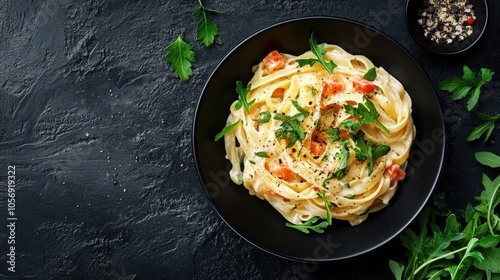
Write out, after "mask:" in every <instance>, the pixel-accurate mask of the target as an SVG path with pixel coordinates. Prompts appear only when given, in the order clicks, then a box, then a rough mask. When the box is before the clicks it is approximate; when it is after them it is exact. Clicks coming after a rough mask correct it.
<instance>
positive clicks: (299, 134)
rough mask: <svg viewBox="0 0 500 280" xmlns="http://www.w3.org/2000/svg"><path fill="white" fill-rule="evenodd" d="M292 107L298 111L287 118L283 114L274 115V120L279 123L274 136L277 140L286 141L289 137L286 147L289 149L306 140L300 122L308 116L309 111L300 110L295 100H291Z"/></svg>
mask: <svg viewBox="0 0 500 280" xmlns="http://www.w3.org/2000/svg"><path fill="white" fill-rule="evenodd" d="M292 104H293V106H294V107H295V108H296V109H297V111H299V113H297V114H295V115H293V116H288V115H283V114H275V115H274V119H275V120H279V121H281V122H282V123H281V127H280V128H279V129H278V130H276V132H275V136H276V138H278V139H287V138H288V137H290V142H289V143H288V145H287V146H286V147H287V148H290V147H291V146H293V145H295V143H296V142H297V141H298V140H299V139H300V140H304V139H305V138H306V134H305V132H304V129H303V128H302V126H301V125H300V122H301V121H303V120H304V118H305V117H306V116H308V115H309V111H307V110H306V109H304V108H302V107H301V106H300V105H299V103H298V102H297V101H295V100H292Z"/></svg>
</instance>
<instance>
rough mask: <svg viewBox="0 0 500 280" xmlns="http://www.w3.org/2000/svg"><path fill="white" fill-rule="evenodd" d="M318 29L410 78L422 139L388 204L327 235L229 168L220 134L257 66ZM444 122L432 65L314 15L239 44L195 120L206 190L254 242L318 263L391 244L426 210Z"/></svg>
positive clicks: (369, 33) (376, 36)
mask: <svg viewBox="0 0 500 280" xmlns="http://www.w3.org/2000/svg"><path fill="white" fill-rule="evenodd" d="M313 31H314V34H315V37H316V38H317V40H318V43H322V42H325V43H332V44H337V45H339V46H342V47H344V49H346V50H347V51H349V52H351V53H356V54H364V55H366V56H367V57H368V58H370V59H371V60H372V61H373V62H374V64H375V65H377V66H382V67H384V68H385V69H387V70H388V71H389V72H390V73H391V74H392V75H394V76H395V77H396V78H397V79H399V81H401V82H402V83H403V85H404V86H405V87H406V90H407V91H408V92H409V94H410V96H411V98H412V99H413V118H414V123H415V126H416V128H417V138H416V140H415V142H414V145H413V147H412V151H411V153H410V158H409V165H408V168H407V179H405V180H404V181H403V182H402V183H401V185H400V188H399V190H398V191H397V193H396V195H395V196H394V197H393V198H392V200H391V203H390V205H389V206H387V207H386V208H385V209H383V210H381V211H379V212H376V213H373V214H370V216H369V217H368V219H367V220H366V221H365V222H364V223H362V224H361V225H358V226H351V225H349V224H348V223H347V222H343V221H334V223H333V225H332V226H331V227H329V228H328V229H327V230H326V231H325V233H323V234H316V233H311V234H304V233H302V232H299V231H298V230H295V229H291V228H288V227H286V226H285V223H286V220H285V219H284V218H283V217H282V216H281V215H280V214H279V213H278V212H277V211H276V210H275V209H274V208H273V207H272V206H271V205H269V204H268V203H267V202H266V201H262V200H260V199H259V198H257V197H255V196H251V195H250V194H249V193H248V191H247V190H246V189H245V188H244V187H243V186H238V185H235V184H234V183H233V182H232V181H231V180H230V179H229V174H228V171H229V169H230V167H231V165H230V163H229V161H228V160H226V159H225V151H224V143H223V141H222V140H219V141H218V142H215V141H214V136H215V135H216V134H217V133H218V132H220V131H221V129H222V128H223V127H224V126H225V125H226V119H227V117H228V115H229V107H230V105H231V103H232V102H233V101H234V100H236V99H237V98H238V96H237V93H236V92H235V83H236V81H237V80H242V81H243V83H244V84H246V83H247V82H248V81H249V80H250V78H251V77H252V71H251V69H252V66H253V65H256V64H257V63H259V62H260V61H261V60H262V58H264V56H265V55H266V54H268V53H269V52H271V51H272V50H275V49H276V50H279V51H280V52H285V53H290V54H296V55H298V54H302V53H304V52H305V51H307V50H309V49H310V47H309V41H308V40H309V37H310V35H311V32H313ZM444 142H445V136H444V122H443V115H442V112H441V110H440V106H439V104H438V100H437V98H436V95H435V91H434V88H433V86H432V85H431V83H430V81H429V79H428V77H427V76H426V74H425V73H424V71H423V70H422V69H421V68H420V67H419V66H418V64H417V63H416V62H415V60H414V59H413V58H412V57H411V56H410V55H409V54H408V52H407V51H405V49H403V48H402V47H401V46H400V45H399V44H398V43H396V42H395V41H394V40H392V39H390V38H389V37H387V36H385V35H383V34H381V33H379V32H378V31H376V30H374V29H371V28H369V27H367V26H365V25H362V24H359V23H356V22H353V21H350V20H346V19H340V18H331V17H310V18H300V19H294V20H289V21H286V22H282V23H279V24H276V25H273V26H270V27H268V28H266V29H264V30H262V31H259V32H257V33H256V34H254V35H252V36H250V37H249V38H248V39H246V40H245V41H243V42H242V43H241V44H239V45H238V46H236V47H235V48H234V49H233V50H232V51H231V52H230V53H229V54H228V55H227V56H226V57H225V58H224V59H223V60H222V62H221V63H220V64H219V65H218V66H217V68H216V70H215V71H214V72H213V74H212V75H211V76H210V78H209V80H208V82H207V83H206V85H205V88H204V89H203V93H202V95H201V97H200V99H199V103H198V106H197V111H196V115H195V120H194V125H193V149H194V157H195V163H196V165H197V171H198V174H199V177H200V179H201V182H202V185H203V192H204V193H205V194H206V196H207V198H208V199H209V200H210V202H211V203H212V205H213V206H214V208H215V210H216V211H217V212H218V214H219V215H220V217H221V218H222V219H223V220H224V221H225V222H226V223H227V224H228V225H229V226H230V227H231V228H232V229H233V230H234V231H236V232H237V233H238V234H240V235H241V236H242V237H243V238H244V239H246V240H247V241H248V242H250V243H251V244H253V245H255V246H257V247H258V248H261V249H263V250H265V251H267V252H269V253H272V254H275V255H277V256H280V257H283V258H287V259H292V260H299V261H314V262H332V261H339V260H345V259H349V258H352V257H356V256H359V255H361V254H364V253H367V252H370V251H372V250H374V249H376V248H378V247H380V246H382V245H383V244H386V243H387V242H389V241H390V240H392V239H393V238H395V237H396V236H398V234H399V233H401V231H402V230H403V229H405V228H406V227H407V226H408V225H409V224H410V223H411V222H412V221H413V220H414V219H415V217H416V216H417V215H418V214H419V213H420V211H421V210H422V208H423V207H424V205H425V204H426V202H427V200H428V199H429V197H430V195H431V193H432V191H433V189H434V187H435V186H436V184H437V181H438V177H439V174H440V172H441V168H442V164H443V158H444Z"/></svg>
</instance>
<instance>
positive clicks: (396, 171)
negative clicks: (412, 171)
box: [385, 163, 406, 181]
mask: <svg viewBox="0 0 500 280" xmlns="http://www.w3.org/2000/svg"><path fill="white" fill-rule="evenodd" d="M385 174H387V176H389V178H390V179H391V181H392V180H397V181H399V180H403V179H404V178H405V176H406V172H404V171H403V170H402V169H401V167H400V166H399V164H396V163H394V164H392V165H390V166H389V167H387V168H386V169H385Z"/></svg>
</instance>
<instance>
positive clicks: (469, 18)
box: [418, 0, 476, 44]
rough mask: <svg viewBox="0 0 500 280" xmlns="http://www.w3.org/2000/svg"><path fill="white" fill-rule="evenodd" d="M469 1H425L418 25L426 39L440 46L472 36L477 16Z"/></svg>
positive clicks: (419, 12)
mask: <svg viewBox="0 0 500 280" xmlns="http://www.w3.org/2000/svg"><path fill="white" fill-rule="evenodd" d="M473 8H474V7H473V5H472V4H470V3H469V1H468V0H464V1H460V0H445V1H440V0H424V3H423V7H422V8H421V9H420V10H419V11H418V15H419V18H418V23H419V24H420V25H421V26H422V28H423V29H424V35H425V37H426V38H428V39H430V40H432V41H434V42H436V43H438V44H451V43H453V42H457V41H462V40H464V39H465V38H467V37H468V36H470V35H471V34H472V31H473V26H474V22H475V21H476V16H475V14H474V9H473Z"/></svg>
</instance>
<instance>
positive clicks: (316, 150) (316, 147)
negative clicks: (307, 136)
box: [310, 141, 326, 156]
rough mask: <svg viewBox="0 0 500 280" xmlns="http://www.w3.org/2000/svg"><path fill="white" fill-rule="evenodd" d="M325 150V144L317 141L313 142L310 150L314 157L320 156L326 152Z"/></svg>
mask: <svg viewBox="0 0 500 280" xmlns="http://www.w3.org/2000/svg"><path fill="white" fill-rule="evenodd" d="M325 149H326V147H325V144H323V143H320V142H316V141H311V146H310V150H311V153H312V154H313V155H315V156H320V155H322V154H323V153H324V152H325Z"/></svg>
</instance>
